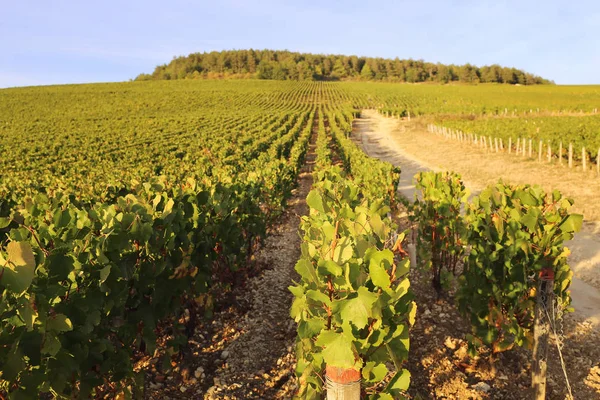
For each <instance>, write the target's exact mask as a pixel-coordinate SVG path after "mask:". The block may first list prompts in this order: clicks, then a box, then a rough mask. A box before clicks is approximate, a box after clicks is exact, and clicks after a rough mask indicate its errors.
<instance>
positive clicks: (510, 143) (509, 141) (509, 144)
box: [508, 136, 512, 154]
mask: <svg viewBox="0 0 600 400" xmlns="http://www.w3.org/2000/svg"><path fill="white" fill-rule="evenodd" d="M511 150H512V136H511V137H509V138H508V154H510V152H511Z"/></svg>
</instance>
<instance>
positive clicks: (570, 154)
mask: <svg viewBox="0 0 600 400" xmlns="http://www.w3.org/2000/svg"><path fill="white" fill-rule="evenodd" d="M569 168H573V143H569Z"/></svg>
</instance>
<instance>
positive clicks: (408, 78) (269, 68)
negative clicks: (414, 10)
mask: <svg viewBox="0 0 600 400" xmlns="http://www.w3.org/2000/svg"><path fill="white" fill-rule="evenodd" d="M218 78H240V79H275V80H332V81H335V80H365V81H387V82H408V83H418V82H437V83H449V82H463V83H480V82H481V83H506V84H521V85H538V84H553V83H554V82H552V81H549V80H547V79H544V78H541V77H539V76H536V75H533V74H530V73H528V72H525V71H523V70H520V69H516V68H510V67H502V66H500V65H497V64H494V65H489V66H482V67H477V66H474V65H471V64H464V65H453V64H450V65H446V64H440V63H430V62H425V61H423V60H412V59H408V60H406V59H405V60H401V59H398V58H395V59H388V58H372V57H359V56H354V55H352V56H345V55H331V54H327V55H325V54H311V53H298V52H291V51H287V50H284V51H278V50H252V49H250V50H227V51H213V52H210V53H208V52H205V53H192V54H190V55H188V56H180V57H175V58H173V60H171V62H169V63H168V64H163V65H159V66H157V67H156V68H155V69H154V72H152V73H151V74H140V75H138V76H137V77H136V80H172V79H218Z"/></svg>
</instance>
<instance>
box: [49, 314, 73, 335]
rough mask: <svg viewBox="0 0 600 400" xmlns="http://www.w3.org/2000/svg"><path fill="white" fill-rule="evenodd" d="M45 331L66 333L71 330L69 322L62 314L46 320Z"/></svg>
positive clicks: (71, 325)
mask: <svg viewBox="0 0 600 400" xmlns="http://www.w3.org/2000/svg"><path fill="white" fill-rule="evenodd" d="M46 330H49V331H54V332H68V331H72V330H73V324H72V323H71V320H70V319H69V318H67V316H66V315H64V314H56V315H55V316H53V317H50V318H48V321H47V322H46Z"/></svg>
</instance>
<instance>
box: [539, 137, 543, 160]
mask: <svg viewBox="0 0 600 400" xmlns="http://www.w3.org/2000/svg"><path fill="white" fill-rule="evenodd" d="M538 162H542V141H541V140H540V145H539V149H538Z"/></svg>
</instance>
